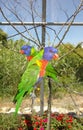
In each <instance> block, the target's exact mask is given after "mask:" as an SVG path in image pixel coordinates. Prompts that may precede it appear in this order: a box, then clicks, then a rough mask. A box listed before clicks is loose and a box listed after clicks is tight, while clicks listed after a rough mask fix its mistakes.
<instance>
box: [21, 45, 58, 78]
mask: <svg viewBox="0 0 83 130" xmlns="http://www.w3.org/2000/svg"><path fill="white" fill-rule="evenodd" d="M20 53H21V54H25V56H26V58H27V60H28V61H30V60H31V59H32V58H33V57H34V56H36V55H37V54H38V52H37V50H36V49H35V48H34V47H32V46H30V45H23V46H22V47H21V50H20ZM57 58H58V54H57V53H56V54H55V55H54V56H53V59H57ZM41 62H43V67H42V68H41V74H42V73H43V71H45V69H44V64H45V63H46V62H45V61H41ZM39 64H41V63H39ZM41 74H40V75H41ZM55 74H56V71H55V69H54V68H53V66H52V65H51V64H50V63H48V65H47V66H46V73H45V75H46V76H50V77H51V78H53V79H54V80H56V75H55Z"/></svg>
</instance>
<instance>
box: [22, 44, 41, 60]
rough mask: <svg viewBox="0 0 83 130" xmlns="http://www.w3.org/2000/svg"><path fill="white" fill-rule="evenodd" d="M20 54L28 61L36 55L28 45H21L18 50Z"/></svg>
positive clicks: (35, 51)
mask: <svg viewBox="0 0 83 130" xmlns="http://www.w3.org/2000/svg"><path fill="white" fill-rule="evenodd" d="M20 53H21V54H25V55H26V58H27V60H28V61H30V60H31V59H32V58H33V57H34V56H36V55H37V53H38V52H37V50H36V49H35V48H34V47H32V46H30V45H23V46H22V47H21V50H20Z"/></svg>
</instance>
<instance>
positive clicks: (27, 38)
mask: <svg viewBox="0 0 83 130" xmlns="http://www.w3.org/2000/svg"><path fill="white" fill-rule="evenodd" d="M0 11H1V13H2V16H3V17H4V18H5V20H6V21H7V22H8V23H9V24H10V25H11V26H12V27H13V28H14V29H15V30H16V31H17V32H18V33H19V34H20V35H21V36H22V37H24V38H25V39H27V40H29V41H31V42H33V43H35V44H36V45H37V46H38V47H39V45H38V44H37V42H36V41H34V40H32V39H30V38H27V37H26V36H25V35H23V34H22V33H21V32H20V31H19V30H18V29H17V28H16V27H15V26H14V25H13V24H12V23H11V22H10V21H9V20H8V19H7V17H6V16H5V14H4V12H3V11H2V9H1V8H0Z"/></svg>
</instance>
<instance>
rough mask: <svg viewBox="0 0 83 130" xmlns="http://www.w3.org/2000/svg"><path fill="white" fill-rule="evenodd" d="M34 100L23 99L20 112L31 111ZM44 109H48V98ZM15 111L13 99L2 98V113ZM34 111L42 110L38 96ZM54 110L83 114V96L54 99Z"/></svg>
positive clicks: (0, 106) (0, 108) (0, 102)
mask: <svg viewBox="0 0 83 130" xmlns="http://www.w3.org/2000/svg"><path fill="white" fill-rule="evenodd" d="M31 105H32V100H31V99H30V98H29V99H28V98H26V99H24V100H23V102H22V105H21V107H20V110H19V113H31ZM44 110H47V99H46V98H45V100H44ZM14 111H15V104H14V103H13V102H12V100H11V99H7V98H6V99H2V98H0V113H11V112H14ZM34 111H35V112H38V111H40V99H39V98H36V99H35V102H34ZM52 112H59V113H67V112H76V113H79V114H80V113H82V114H83V96H79V95H73V99H72V98H71V97H70V95H65V96H64V97H63V98H58V99H52Z"/></svg>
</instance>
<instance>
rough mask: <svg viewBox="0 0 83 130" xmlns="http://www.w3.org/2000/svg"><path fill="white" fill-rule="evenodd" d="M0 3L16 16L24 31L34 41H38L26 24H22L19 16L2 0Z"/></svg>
mask: <svg viewBox="0 0 83 130" xmlns="http://www.w3.org/2000/svg"><path fill="white" fill-rule="evenodd" d="M1 3H2V4H3V5H4V6H5V7H6V8H7V9H8V10H9V11H10V12H11V13H13V14H14V15H15V16H16V18H17V19H18V20H19V21H20V22H21V24H22V25H23V27H24V28H25V31H26V32H27V33H28V35H29V36H30V37H31V38H32V39H33V40H34V41H36V42H37V43H38V41H37V40H36V39H35V38H34V37H33V36H32V35H31V34H30V32H29V30H28V29H27V28H26V26H25V25H24V23H23V21H22V20H21V19H20V17H19V16H18V15H17V14H16V13H15V12H14V11H13V9H10V8H8V7H7V6H6V5H5V4H4V3H3V2H2V1H1Z"/></svg>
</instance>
